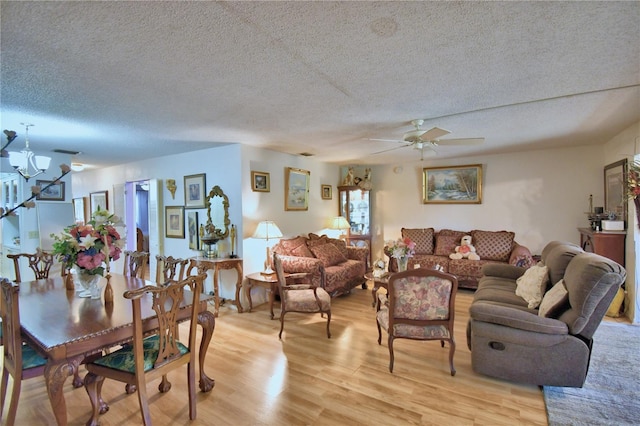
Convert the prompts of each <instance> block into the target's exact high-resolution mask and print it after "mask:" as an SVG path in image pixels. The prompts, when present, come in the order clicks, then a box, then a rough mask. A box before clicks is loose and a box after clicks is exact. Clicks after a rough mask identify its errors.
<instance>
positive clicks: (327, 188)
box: [322, 185, 332, 200]
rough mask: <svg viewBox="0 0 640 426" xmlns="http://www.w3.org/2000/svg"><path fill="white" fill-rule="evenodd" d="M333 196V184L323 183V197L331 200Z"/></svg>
mask: <svg viewBox="0 0 640 426" xmlns="http://www.w3.org/2000/svg"><path fill="white" fill-rule="evenodd" d="M331 198H332V197H331V185H322V199H323V200H330V199H331Z"/></svg>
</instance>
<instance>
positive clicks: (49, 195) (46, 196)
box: [36, 180, 64, 201]
mask: <svg viewBox="0 0 640 426" xmlns="http://www.w3.org/2000/svg"><path fill="white" fill-rule="evenodd" d="M36 186H37V187H38V188H40V193H39V194H38V195H37V196H36V200H43V201H64V182H58V183H54V182H53V181H51V180H37V181H36Z"/></svg>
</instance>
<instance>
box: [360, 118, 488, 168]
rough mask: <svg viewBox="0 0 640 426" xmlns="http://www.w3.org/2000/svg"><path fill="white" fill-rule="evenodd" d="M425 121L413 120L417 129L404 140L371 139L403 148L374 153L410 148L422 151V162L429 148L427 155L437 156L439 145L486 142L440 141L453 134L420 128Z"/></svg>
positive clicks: (469, 139) (434, 128) (481, 139)
mask: <svg viewBox="0 0 640 426" xmlns="http://www.w3.org/2000/svg"><path fill="white" fill-rule="evenodd" d="M423 123H424V120H411V124H412V125H413V126H414V127H415V129H413V130H410V131H408V132H406V133H405V134H404V136H403V137H402V140H390V139H369V140H372V141H383V142H399V143H401V144H402V146H396V147H394V148H389V149H385V150H382V151H378V152H374V153H373V154H372V155H375V154H382V153H383V152H388V151H393V150H394V149H399V148H405V147H408V146H411V147H413V148H414V149H419V150H420V160H423V159H424V149H425V148H427V149H428V150H430V151H428V153H427V155H436V154H437V150H436V149H435V147H437V146H439V145H443V146H444V145H479V144H481V143H483V142H484V138H464V139H440V138H441V137H442V136H445V135H448V134H449V133H451V132H450V131H448V130H445V129H441V128H440V127H433V128H431V129H429V130H424V129H422V128H420V126H422V124H423Z"/></svg>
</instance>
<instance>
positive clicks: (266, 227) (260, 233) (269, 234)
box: [253, 220, 283, 241]
mask: <svg viewBox="0 0 640 426" xmlns="http://www.w3.org/2000/svg"><path fill="white" fill-rule="evenodd" d="M282 237H283V235H282V231H281V230H280V228H278V225H276V223H275V222H273V221H271V220H263V221H262V222H260V223H259V224H258V227H257V228H256V232H254V233H253V238H259V239H261V240H267V241H268V240H269V239H270V238H282Z"/></svg>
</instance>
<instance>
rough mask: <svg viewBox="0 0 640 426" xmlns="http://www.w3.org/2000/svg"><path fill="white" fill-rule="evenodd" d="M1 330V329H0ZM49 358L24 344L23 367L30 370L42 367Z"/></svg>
mask: <svg viewBox="0 0 640 426" xmlns="http://www.w3.org/2000/svg"><path fill="white" fill-rule="evenodd" d="M0 330H1V329H0ZM46 363H47V360H46V359H45V358H43V357H41V356H40V354H38V352H37V351H36V350H35V349H33V348H32V347H31V346H29V345H27V344H24V345H22V369H23V370H28V369H29V368H34V367H40V366H42V365H45V364H46Z"/></svg>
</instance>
